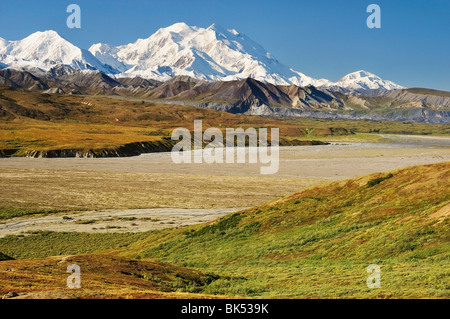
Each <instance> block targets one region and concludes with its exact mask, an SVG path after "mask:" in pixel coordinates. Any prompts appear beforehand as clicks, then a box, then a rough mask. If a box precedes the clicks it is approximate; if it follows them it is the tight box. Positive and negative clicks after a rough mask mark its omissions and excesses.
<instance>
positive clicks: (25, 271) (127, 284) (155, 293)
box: [0, 254, 232, 299]
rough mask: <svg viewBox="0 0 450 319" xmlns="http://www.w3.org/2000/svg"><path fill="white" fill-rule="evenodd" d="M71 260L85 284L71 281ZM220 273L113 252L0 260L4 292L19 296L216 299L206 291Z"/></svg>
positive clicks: (1, 285) (0, 283)
mask: <svg viewBox="0 0 450 319" xmlns="http://www.w3.org/2000/svg"><path fill="white" fill-rule="evenodd" d="M70 264H76V265H78V266H79V267H80V269H81V289H68V288H67V286H66V281H67V278H68V277H69V275H70V274H69V273H67V272H66V270H67V267H68V266H69V265H70ZM219 279H220V280H225V281H230V280H232V279H231V278H221V277H219V276H216V275H210V274H203V273H201V272H200V271H197V270H192V269H188V268H185V267H178V266H173V265H168V264H165V263H160V262H148V261H136V260H130V259H126V258H122V257H118V256H114V255H111V254H101V255H76V256H59V257H50V258H45V259H29V260H12V261H3V262H0V295H5V294H7V293H11V292H14V293H15V294H17V295H18V296H19V297H20V298H31V299H36V298H39V299H42V298H44V299H61V298H96V299H104V298H108V299H111V298H113V299H114V298H150V299H154V298H214V297H216V298H217V297H218V296H211V295H207V294H205V293H204V292H203V291H204V290H205V288H206V287H208V286H209V285H211V283H213V282H214V281H216V280H219Z"/></svg>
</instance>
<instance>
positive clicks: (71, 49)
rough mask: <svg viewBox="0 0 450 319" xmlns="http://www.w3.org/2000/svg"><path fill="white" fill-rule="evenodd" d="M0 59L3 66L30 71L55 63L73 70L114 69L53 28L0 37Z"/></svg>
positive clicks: (52, 66) (46, 68) (104, 71)
mask: <svg viewBox="0 0 450 319" xmlns="http://www.w3.org/2000/svg"><path fill="white" fill-rule="evenodd" d="M0 63H2V64H3V67H5V66H6V67H10V68H13V69H20V70H30V71H33V70H41V71H42V70H44V71H48V70H50V69H51V68H54V67H56V66H66V67H68V68H71V69H73V70H98V71H101V72H103V73H105V74H107V73H117V71H116V70H115V69H113V68H111V67H108V66H106V65H104V64H103V63H101V62H100V61H99V60H97V59H96V58H95V57H94V56H93V55H92V54H91V53H90V52H89V51H87V50H83V49H80V48H78V47H76V46H75V45H73V44H72V43H70V42H68V41H67V40H65V39H64V38H62V37H61V36H60V35H59V34H58V33H56V32H55V31H45V32H35V33H33V34H31V35H30V36H28V37H26V38H24V39H22V40H18V41H6V40H4V39H1V40H0Z"/></svg>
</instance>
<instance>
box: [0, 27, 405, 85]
mask: <svg viewBox="0 0 450 319" xmlns="http://www.w3.org/2000/svg"><path fill="white" fill-rule="evenodd" d="M58 67H59V68H60V67H63V68H66V69H67V70H71V71H75V70H85V71H100V72H101V73H103V74H107V75H109V76H110V77H112V78H115V79H119V78H136V77H139V78H142V79H145V80H157V81H167V80H168V79H170V78H172V77H174V76H189V77H192V78H195V79H200V80H206V81H233V80H242V79H246V78H253V79H255V80H258V81H261V82H265V83H271V84H274V85H291V84H294V85H297V86H300V87H304V86H308V85H313V86H315V87H318V88H326V89H328V90H332V91H338V92H342V93H346V92H357V93H364V92H366V91H370V90H372V91H373V90H381V91H390V90H396V89H402V88H403V87H402V86H400V85H398V84H395V83H393V82H391V81H387V80H383V79H381V78H380V77H378V76H376V75H375V74H372V73H370V72H367V71H363V70H360V71H356V72H352V73H350V74H347V75H345V76H344V77H342V78H341V79H339V80H338V81H336V82H331V81H329V80H327V79H314V78H312V77H309V76H307V75H305V74H303V73H301V72H298V71H296V70H293V69H292V68H289V67H288V66H285V65H284V64H282V63H281V62H279V61H278V60H277V59H276V58H275V57H273V56H272V55H271V54H270V53H269V52H267V51H266V50H265V49H264V48H263V47H262V46H261V45H259V44H258V43H256V42H254V41H253V40H252V39H250V38H249V37H248V36H246V35H244V34H242V33H240V32H238V31H237V30H234V29H230V30H227V29H224V28H222V27H220V26H218V25H215V24H213V25H211V26H210V27H208V28H199V27H195V26H188V25H187V24H185V23H176V24H174V25H172V26H169V27H167V28H161V29H159V30H158V31H157V32H155V33H154V34H152V35H151V36H150V37H148V38H146V39H138V40H137V41H135V42H134V43H130V44H126V45H120V46H113V45H110V44H104V43H97V44H94V45H92V46H91V47H90V48H89V50H85V49H81V48H78V47H77V46H75V45H73V44H72V43H70V42H69V41H67V40H65V39H64V38H62V37H61V36H60V35H59V34H58V33H56V32H55V31H44V32H35V33H33V34H31V35H30V36H28V37H26V38H24V39H22V40H18V41H7V40H5V39H2V38H0V68H3V69H4V68H8V69H15V70H22V71H29V72H31V73H32V74H34V75H42V74H43V72H53V71H52V70H54V69H55V68H58Z"/></svg>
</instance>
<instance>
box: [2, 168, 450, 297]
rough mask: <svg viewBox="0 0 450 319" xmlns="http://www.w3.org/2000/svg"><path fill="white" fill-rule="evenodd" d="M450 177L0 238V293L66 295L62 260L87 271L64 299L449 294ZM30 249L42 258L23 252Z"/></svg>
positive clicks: (393, 178) (431, 174)
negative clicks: (189, 222)
mask: <svg viewBox="0 0 450 319" xmlns="http://www.w3.org/2000/svg"><path fill="white" fill-rule="evenodd" d="M449 180H450V163H449V162H447V163H439V164H433V165H424V166H414V167H409V168H404V169H400V170H396V171H392V172H388V173H378V174H372V175H369V176H364V177H359V178H354V179H350V180H345V181H339V182H332V183H329V184H326V185H321V186H317V187H312V188H309V189H306V190H304V191H301V192H298V193H295V194H292V195H290V196H287V197H284V198H281V199H278V200H275V201H271V202H268V203H266V204H264V205H262V206H259V207H255V208H252V209H248V210H245V211H241V212H236V213H233V214H230V215H228V216H226V217H223V218H221V219H219V220H216V221H213V222H210V223H207V224H202V225H195V226H189V227H180V228H176V229H171V230H162V231H154V232H148V233H137V234H131V233H129V234H127V233H124V234H80V233H53V232H37V233H33V234H26V235H20V236H7V237H4V238H2V239H0V251H1V252H2V254H5V255H7V256H10V257H12V258H16V259H17V260H6V261H2V262H1V263H0V287H2V288H1V289H0V294H4V293H7V292H9V291H15V292H20V293H34V294H38V295H39V294H44V295H39V296H41V297H42V296H44V297H45V296H47V297H48V296H50V297H51V298H53V297H67V290H66V289H65V284H64V280H65V278H66V277H67V276H66V274H65V272H64V269H63V268H64V267H66V266H67V264H68V262H69V259H70V262H72V261H75V262H76V263H79V264H80V266H81V267H82V269H84V270H83V271H84V272H86V273H85V278H86V280H85V281H84V282H85V283H86V285H85V286H84V287H85V288H86V289H85V290H81V291H77V292H76V293H75V294H74V295H70V296H69V297H71V298H72V297H92V298H102V297H131V298H161V297H162V298H178V297H185V298H210V297H211V296H227V297H235V296H239V297H265V298H449V297H450V294H449V291H450V280H449V279H450V278H449V277H450V272H449V270H450V267H449V261H450V232H449V230H448V229H449V224H450V220H449V218H448V217H449V215H450V183H449ZM59 254H62V256H59V257H47V256H55V255H59ZM73 254H88V255H73ZM92 254H93V255H92ZM68 255H73V256H68ZM30 257H31V258H44V257H47V258H44V259H21V258H30ZM155 261H157V263H155ZM161 263H163V264H161ZM371 264H377V265H379V266H380V268H381V288H380V289H369V288H368V287H367V285H366V280H367V278H368V276H369V274H368V273H367V271H366V269H367V267H368V266H369V265H371ZM36 271H37V272H38V275H37V277H36ZM11 276H13V277H14V278H15V281H14V282H12V281H11V278H12V277H11ZM48 291H50V292H48ZM46 293H49V294H50V295H45V294H46ZM186 293H190V294H188V295H186ZM60 294H62V295H60Z"/></svg>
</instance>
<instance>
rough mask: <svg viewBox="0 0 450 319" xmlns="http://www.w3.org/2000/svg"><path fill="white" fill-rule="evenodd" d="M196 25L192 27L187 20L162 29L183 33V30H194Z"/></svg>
mask: <svg viewBox="0 0 450 319" xmlns="http://www.w3.org/2000/svg"><path fill="white" fill-rule="evenodd" d="M194 28H195V27H191V26H189V25H187V24H186V23H185V22H177V23H174V24H172V25H170V26H168V27H166V28H162V29H160V30H166V31H169V32H175V33H181V32H189V31H193V30H194Z"/></svg>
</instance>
